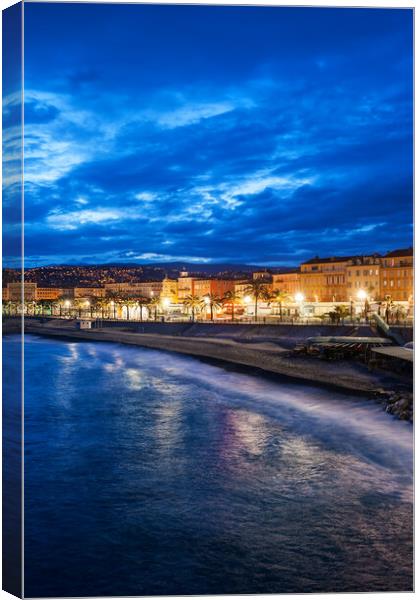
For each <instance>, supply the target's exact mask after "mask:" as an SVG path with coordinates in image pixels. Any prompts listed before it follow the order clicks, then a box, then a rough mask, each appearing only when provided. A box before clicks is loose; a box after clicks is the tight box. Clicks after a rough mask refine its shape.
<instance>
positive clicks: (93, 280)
mask: <svg viewBox="0 0 420 600" xmlns="http://www.w3.org/2000/svg"><path fill="white" fill-rule="evenodd" d="M262 270H264V267H261V266H256V265H246V264H229V263H226V264H225V263H223V264H197V263H181V262H170V263H153V264H133V263H121V264H106V265H50V266H43V267H33V268H28V269H26V270H25V280H26V281H31V282H35V283H37V284H38V285H39V286H41V287H64V288H65V287H75V286H80V287H89V286H95V285H103V284H104V283H115V282H127V283H129V282H135V281H147V280H161V279H163V278H164V277H169V278H177V277H179V274H180V272H181V271H187V272H188V273H189V274H190V275H192V276H195V277H200V276H201V277H209V276H213V277H215V276H219V277H226V278H230V277H231V278H235V279H240V278H245V277H249V276H250V274H251V273H253V272H254V271H262ZM292 270H293V268H291V267H273V268H268V271H269V272H271V273H287V272H289V271H292ZM19 279H20V274H19V271H18V270H17V269H8V268H7V269H3V286H6V285H7V283H9V282H15V281H19Z"/></svg>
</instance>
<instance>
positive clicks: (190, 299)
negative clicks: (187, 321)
mask: <svg viewBox="0 0 420 600" xmlns="http://www.w3.org/2000/svg"><path fill="white" fill-rule="evenodd" d="M183 304H184V306H185V307H186V308H189V309H190V310H191V316H192V320H193V321H194V320H195V311H196V309H197V308H199V307H200V306H201V298H200V297H199V296H195V295H189V296H186V297H185V300H184V303H183Z"/></svg>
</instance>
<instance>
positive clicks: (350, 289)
mask: <svg viewBox="0 0 420 600" xmlns="http://www.w3.org/2000/svg"><path fill="white" fill-rule="evenodd" d="M346 278H347V300H349V301H351V300H357V294H358V292H359V291H360V290H363V291H364V292H366V294H367V295H368V297H369V298H370V299H371V300H380V299H381V289H380V280H381V257H380V255H379V254H373V255H371V256H355V257H353V258H350V260H349V262H348V264H347V268H346Z"/></svg>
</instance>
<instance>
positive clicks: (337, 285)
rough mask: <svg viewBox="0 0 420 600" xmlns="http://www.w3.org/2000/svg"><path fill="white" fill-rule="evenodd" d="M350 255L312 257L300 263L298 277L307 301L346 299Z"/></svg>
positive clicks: (337, 300)
mask: <svg viewBox="0 0 420 600" xmlns="http://www.w3.org/2000/svg"><path fill="white" fill-rule="evenodd" d="M351 258H352V257H344V256H343V257H336V256H331V257H329V258H318V257H315V258H312V259H311V260H307V261H306V262H304V263H302V264H301V265H300V278H301V284H302V289H301V292H302V293H303V295H304V297H305V300H307V301H308V302H344V301H345V300H347V286H346V269H347V264H348V263H349V261H350V260H351Z"/></svg>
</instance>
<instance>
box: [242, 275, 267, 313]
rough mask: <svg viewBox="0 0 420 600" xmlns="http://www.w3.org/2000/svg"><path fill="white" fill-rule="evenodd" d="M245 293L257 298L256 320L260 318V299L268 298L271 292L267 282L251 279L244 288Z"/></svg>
mask: <svg viewBox="0 0 420 600" xmlns="http://www.w3.org/2000/svg"><path fill="white" fill-rule="evenodd" d="M244 292H245V294H250V295H251V296H253V298H254V300H255V320H256V321H257V320H258V300H268V299H269V298H270V292H269V290H268V288H267V284H266V283H264V282H262V281H258V280H257V279H255V280H254V281H251V282H250V283H249V284H248V285H247V287H246V288H245V290H244Z"/></svg>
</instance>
